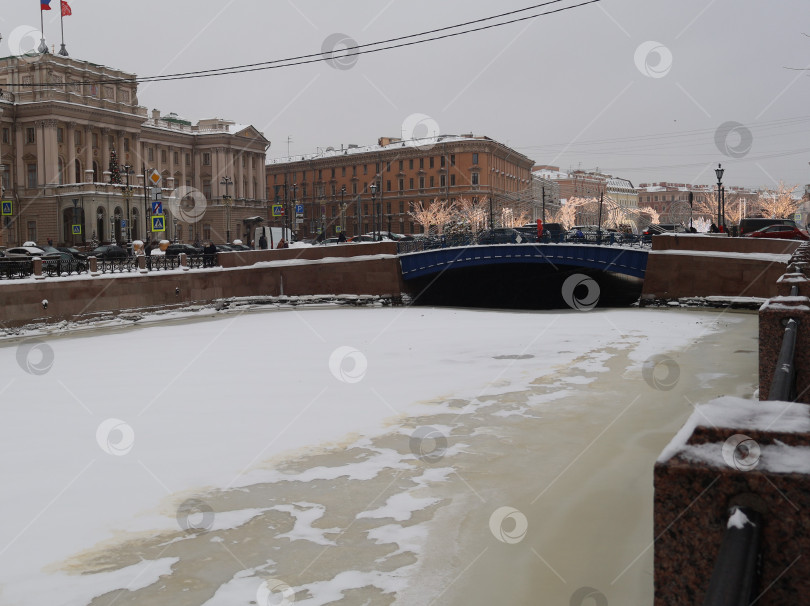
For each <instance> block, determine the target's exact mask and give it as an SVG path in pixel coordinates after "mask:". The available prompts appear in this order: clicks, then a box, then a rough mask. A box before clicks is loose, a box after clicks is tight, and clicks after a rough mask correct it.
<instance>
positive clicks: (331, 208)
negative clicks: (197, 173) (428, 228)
mask: <svg viewBox="0 0 810 606" xmlns="http://www.w3.org/2000/svg"><path fill="white" fill-rule="evenodd" d="M532 166H533V162H532V160H531V159H529V158H527V157H526V156H524V155H523V154H520V153H519V152H516V151H515V150H513V149H510V148H509V147H507V146H505V145H503V144H502V143H498V142H497V141H493V140H492V139H489V138H488V137H476V136H473V135H461V136H450V135H446V136H440V137H437V138H436V139H419V140H407V141H402V140H400V139H395V138H388V137H383V138H381V139H380V140H379V142H378V144H377V145H372V146H365V147H359V146H356V145H349V146H348V147H345V148H344V147H341V148H340V149H334V148H327V149H326V150H325V151H323V152H320V153H318V154H313V155H309V156H295V157H292V158H280V159H277V160H271V161H270V162H269V163H268V164H267V166H266V171H267V192H268V197H269V199H270V203H271V208H272V206H274V205H275V206H276V208H277V210H279V209H281V208H284V209H286V211H287V219H286V220H285V219H284V218H283V217H280V216H272V212H271V216H270V217H269V219H270V222H271V224H272V225H281V224H282V222H285V223H286V222H287V221H289V220H291V219H292V215H293V214H295V207H296V206H298V208H299V210H301V209H302V210H303V213H299V214H298V217H297V222H296V226H295V232H296V234H297V235H298V237H299V238H311V237H314V236H315V235H316V234H317V233H318V232H319V230H320V229H321V228H323V230H324V232H325V234H326V235H327V236H334V235H335V234H337V233H338V232H339V230H340V229H343V230H345V233H346V234H347V235H348V236H352V235H355V234H357V233H358V232H359V233H368V232H370V231H373V229H374V223H373V221H374V217H377V218H378V222H377V228H378V229H382V230H383V231H392V232H394V233H415V232H419V231H421V227H420V225H419V224H418V223H416V222H415V221H414V220H413V217H411V216H410V215H409V212H410V211H411V210H413V208H414V205H417V204H418V203H419V202H423V203H424V204H428V203H430V202H432V201H433V200H434V199H436V198H439V199H450V200H452V199H458V198H461V197H464V198H468V199H470V200H473V201H479V202H481V203H483V202H484V199H485V198H486V200H487V204H488V205H489V201H491V202H492V208H493V214H495V215H496V216H497V214H498V212H499V209H500V208H501V207H502V206H506V207H512V208H513V209H514V210H516V211H522V210H526V211H528V212H530V210H529V209H530V208H531V206H532V203H533V192H532V175H531V168H532ZM372 183H376V193H375V195H374V196H372V190H371V185H372ZM372 199H373V201H374V204H372ZM374 206H376V208H374ZM302 207H303V208H302ZM524 207H525V208H524Z"/></svg>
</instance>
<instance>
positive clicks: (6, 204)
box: [3, 200, 14, 217]
mask: <svg viewBox="0 0 810 606" xmlns="http://www.w3.org/2000/svg"><path fill="white" fill-rule="evenodd" d="M13 210H14V203H13V202H12V201H11V200H4V201H3V216H4V217H10V216H11V215H13V214H14V213H13V212H12V211H13Z"/></svg>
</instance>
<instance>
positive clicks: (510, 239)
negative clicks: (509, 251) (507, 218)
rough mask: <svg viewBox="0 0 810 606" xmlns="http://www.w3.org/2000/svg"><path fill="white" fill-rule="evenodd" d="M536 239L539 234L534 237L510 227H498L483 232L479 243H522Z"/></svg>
mask: <svg viewBox="0 0 810 606" xmlns="http://www.w3.org/2000/svg"><path fill="white" fill-rule="evenodd" d="M536 241H537V236H535V237H533V238H532V237H531V236H528V235H526V234H522V233H520V232H519V231H518V230H516V229H512V228H510V227H496V228H495V229H490V230H488V231H485V232H483V233H482V234H481V235H480V236H479V237H478V243H479V244H522V243H525V242H536Z"/></svg>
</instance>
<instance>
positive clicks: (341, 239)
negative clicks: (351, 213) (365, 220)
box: [338, 232, 346, 242]
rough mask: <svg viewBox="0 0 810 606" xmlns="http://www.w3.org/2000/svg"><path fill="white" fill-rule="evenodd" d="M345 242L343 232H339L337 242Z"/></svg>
mask: <svg viewBox="0 0 810 606" xmlns="http://www.w3.org/2000/svg"><path fill="white" fill-rule="evenodd" d="M345 241H346V234H344V233H343V232H340V233H339V234H338V242H345Z"/></svg>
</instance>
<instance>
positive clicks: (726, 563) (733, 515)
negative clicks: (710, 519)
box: [703, 506, 762, 606]
mask: <svg viewBox="0 0 810 606" xmlns="http://www.w3.org/2000/svg"><path fill="white" fill-rule="evenodd" d="M761 541H762V516H761V515H760V513H759V512H758V511H755V510H754V509H752V508H750V507H738V506H734V507H732V508H731V509H730V510H729V517H728V522H727V524H726V532H725V534H724V535H723V542H722V543H721V544H720V551H719V553H718V554H717V561H716V562H715V566H714V571H713V572H712V578H711V580H710V581H709V588H708V590H707V591H706V599H705V600H704V601H703V606H749V604H751V603H752V602H753V600H754V599H755V598H756V595H754V593H755V592H756V590H757V582H758V580H759V559H760V554H759V546H760V543H761Z"/></svg>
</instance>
